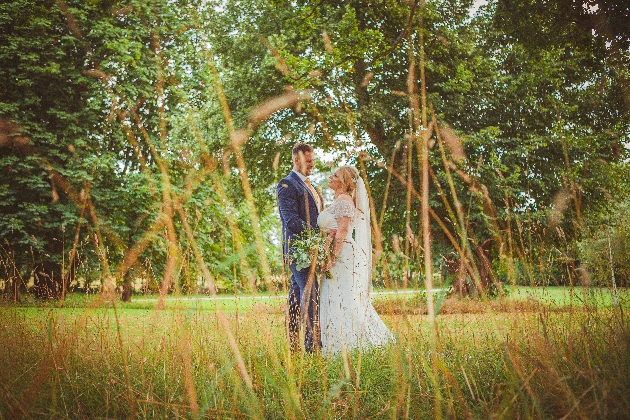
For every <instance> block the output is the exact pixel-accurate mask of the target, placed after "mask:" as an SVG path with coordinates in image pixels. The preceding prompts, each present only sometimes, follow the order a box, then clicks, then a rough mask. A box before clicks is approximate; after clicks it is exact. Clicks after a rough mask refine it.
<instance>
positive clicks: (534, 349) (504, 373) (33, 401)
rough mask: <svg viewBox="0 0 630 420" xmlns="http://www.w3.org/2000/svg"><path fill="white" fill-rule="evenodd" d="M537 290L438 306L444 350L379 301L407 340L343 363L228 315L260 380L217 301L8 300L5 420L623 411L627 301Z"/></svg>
mask: <svg viewBox="0 0 630 420" xmlns="http://www.w3.org/2000/svg"><path fill="white" fill-rule="evenodd" d="M459 302H461V300H459ZM471 302H473V301H471ZM474 302H479V301H474ZM509 302H512V304H515V305H516V304H517V302H519V300H517V299H508V300H506V302H505V303H506V304H507V305H509ZM521 302H523V300H521ZM526 302H529V305H527V304H523V303H521V304H519V305H520V306H519V305H517V306H512V307H509V308H508V310H509V311H508V312H505V311H501V309H502V308H501V307H500V306H497V305H496V304H495V305H486V306H485V307H484V306H479V305H478V304H477V303H475V304H471V306H469V307H467V308H465V307H461V306H460V307H459V309H458V310H455V309H451V310H450V311H448V312H447V313H444V314H442V315H440V316H439V317H438V318H437V320H436V321H437V323H438V326H439V341H438V345H437V348H436V350H435V353H434V350H433V346H432V344H431V340H430V337H431V335H432V334H433V333H432V331H431V330H432V328H431V326H430V324H429V323H427V322H426V321H427V320H426V315H425V314H423V313H417V312H415V313H414V312H412V311H406V312H402V313H401V312H400V311H397V308H400V307H401V306H404V304H405V302H404V301H402V300H400V299H396V300H390V301H383V300H381V301H379V303H378V305H380V306H379V310H380V311H381V312H382V313H383V314H384V315H383V316H384V319H385V321H386V322H387V324H388V325H389V326H390V327H391V328H392V329H393V331H394V332H395V333H396V335H397V338H398V341H397V343H396V344H394V345H391V346H390V347H387V348H383V349H374V350H372V351H368V352H365V353H363V354H359V353H351V354H348V355H340V356H338V357H334V358H330V359H324V358H322V357H321V356H319V355H310V354H304V353H301V354H297V355H293V356H292V355H291V354H290V353H289V351H288V349H287V347H286V340H285V337H284V334H285V326H284V314H283V310H282V308H278V307H277V306H273V305H269V306H267V305H265V304H260V303H258V304H256V305H255V306H250V307H248V308H244V309H243V310H242V311H239V312H233V313H230V314H226V315H224V316H225V317H226V319H227V322H228V323H229V325H230V329H231V331H232V333H233V338H234V342H235V343H236V345H237V346H238V349H239V350H240V354H241V355H242V360H243V363H244V368H245V370H246V372H247V374H248V377H249V380H250V381H251V387H250V386H248V384H247V381H246V380H245V378H243V375H242V374H241V370H240V369H239V367H238V366H237V361H236V358H235V356H234V349H233V345H234V343H230V340H229V339H228V337H227V336H226V334H225V332H224V331H225V330H224V328H223V326H222V324H221V321H220V319H219V313H220V312H218V311H215V310H210V309H203V308H200V307H197V308H191V307H187V306H183V305H182V306H179V307H178V306H174V307H170V306H167V308H169V307H170V308H171V309H167V310H161V311H160V310H142V309H128V308H124V307H120V305H119V304H117V303H116V304H111V303H110V304H108V305H106V306H105V307H100V308H75V309H56V308H52V307H49V308H20V307H15V306H12V307H3V308H2V309H0V319H1V324H2V328H1V329H0V342H1V343H2V346H0V363H1V366H2V367H3V368H2V370H0V382H1V383H2V389H1V395H2V397H1V398H0V416H1V418H3V419H4V418H6V419H13V418H127V417H129V418H178V417H181V418H308V419H310V418H432V417H433V416H434V415H435V413H436V412H437V413H439V414H440V415H442V416H443V417H445V418H537V419H538V418H587V419H591V418H626V416H627V414H626V413H627V412H630V394H629V392H628V390H629V389H630V348H629V344H630V329H629V324H628V317H627V315H626V309H627V305H625V304H624V305H622V306H618V307H616V308H615V309H611V307H610V306H609V305H602V304H599V305H583V304H582V305H573V306H569V305H558V304H554V303H549V304H546V303H540V302H534V301H533V300H529V301H526ZM624 302H625V301H624ZM112 305H115V306H112ZM445 305H446V304H445ZM460 305H461V303H460ZM466 309H468V310H466ZM505 309H506V308H503V310H505ZM434 360H435V363H434V362H433V361H434ZM435 384H437V386H438V387H439V390H438V391H439V392H437V393H436V392H435V391H436V390H435V389H434V387H435V386H436V385H435ZM435 395H440V396H441V399H440V400H439V401H436V399H435V398H434V396H435Z"/></svg>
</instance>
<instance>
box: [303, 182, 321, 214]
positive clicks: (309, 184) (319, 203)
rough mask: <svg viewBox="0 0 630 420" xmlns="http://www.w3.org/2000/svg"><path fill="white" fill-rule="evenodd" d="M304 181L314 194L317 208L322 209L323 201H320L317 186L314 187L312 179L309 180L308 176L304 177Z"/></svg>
mask: <svg viewBox="0 0 630 420" xmlns="http://www.w3.org/2000/svg"><path fill="white" fill-rule="evenodd" d="M304 183H305V184H306V186H307V187H308V189H309V190H311V194H313V198H314V199H315V203H316V204H317V210H318V211H320V210H321V209H322V203H321V202H320V201H319V194H317V191H315V188H313V185H311V181H309V180H308V178H306V179H304Z"/></svg>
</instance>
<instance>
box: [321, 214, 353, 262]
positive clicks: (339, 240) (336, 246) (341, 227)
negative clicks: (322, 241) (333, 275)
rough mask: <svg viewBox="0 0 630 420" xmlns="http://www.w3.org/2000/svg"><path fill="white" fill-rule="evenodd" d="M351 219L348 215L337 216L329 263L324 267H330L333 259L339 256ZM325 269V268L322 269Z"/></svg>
mask: <svg viewBox="0 0 630 420" xmlns="http://www.w3.org/2000/svg"><path fill="white" fill-rule="evenodd" d="M351 220H352V219H351V218H350V217H338V218H337V232H336V233H335V235H334V239H333V249H332V252H331V255H330V258H329V261H330V264H326V265H325V266H324V267H328V268H327V269H329V268H330V267H332V265H333V264H334V263H335V260H336V259H337V257H338V256H339V253H340V252H341V248H343V242H344V241H345V239H346V236H347V235H348V228H349V227H350V221H351ZM324 271H326V270H324Z"/></svg>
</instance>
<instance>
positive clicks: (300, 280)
mask: <svg viewBox="0 0 630 420" xmlns="http://www.w3.org/2000/svg"><path fill="white" fill-rule="evenodd" d="M289 268H290V269H291V287H290V288H289V316H288V318H289V319H288V330H289V331H288V334H289V344H290V346H291V351H293V352H295V351H297V349H298V348H299V337H300V324H304V349H305V350H306V351H307V352H309V353H310V352H313V351H317V350H319V349H320V347H321V340H320V337H319V284H318V281H317V277H316V276H315V275H313V279H312V280H311V284H308V272H309V269H308V268H305V269H303V270H300V271H297V270H296V269H295V264H291V265H290V266H289Z"/></svg>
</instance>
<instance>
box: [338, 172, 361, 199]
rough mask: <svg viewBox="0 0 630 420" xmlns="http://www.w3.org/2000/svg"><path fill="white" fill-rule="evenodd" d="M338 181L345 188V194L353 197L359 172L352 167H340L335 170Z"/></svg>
mask: <svg viewBox="0 0 630 420" xmlns="http://www.w3.org/2000/svg"><path fill="white" fill-rule="evenodd" d="M337 176H338V177H339V180H340V181H341V182H343V185H344V186H345V187H346V193H348V194H349V195H351V196H353V197H354V190H356V189H357V181H358V180H359V171H358V169H357V168H355V167H354V166H340V167H339V169H338V170H337Z"/></svg>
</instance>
